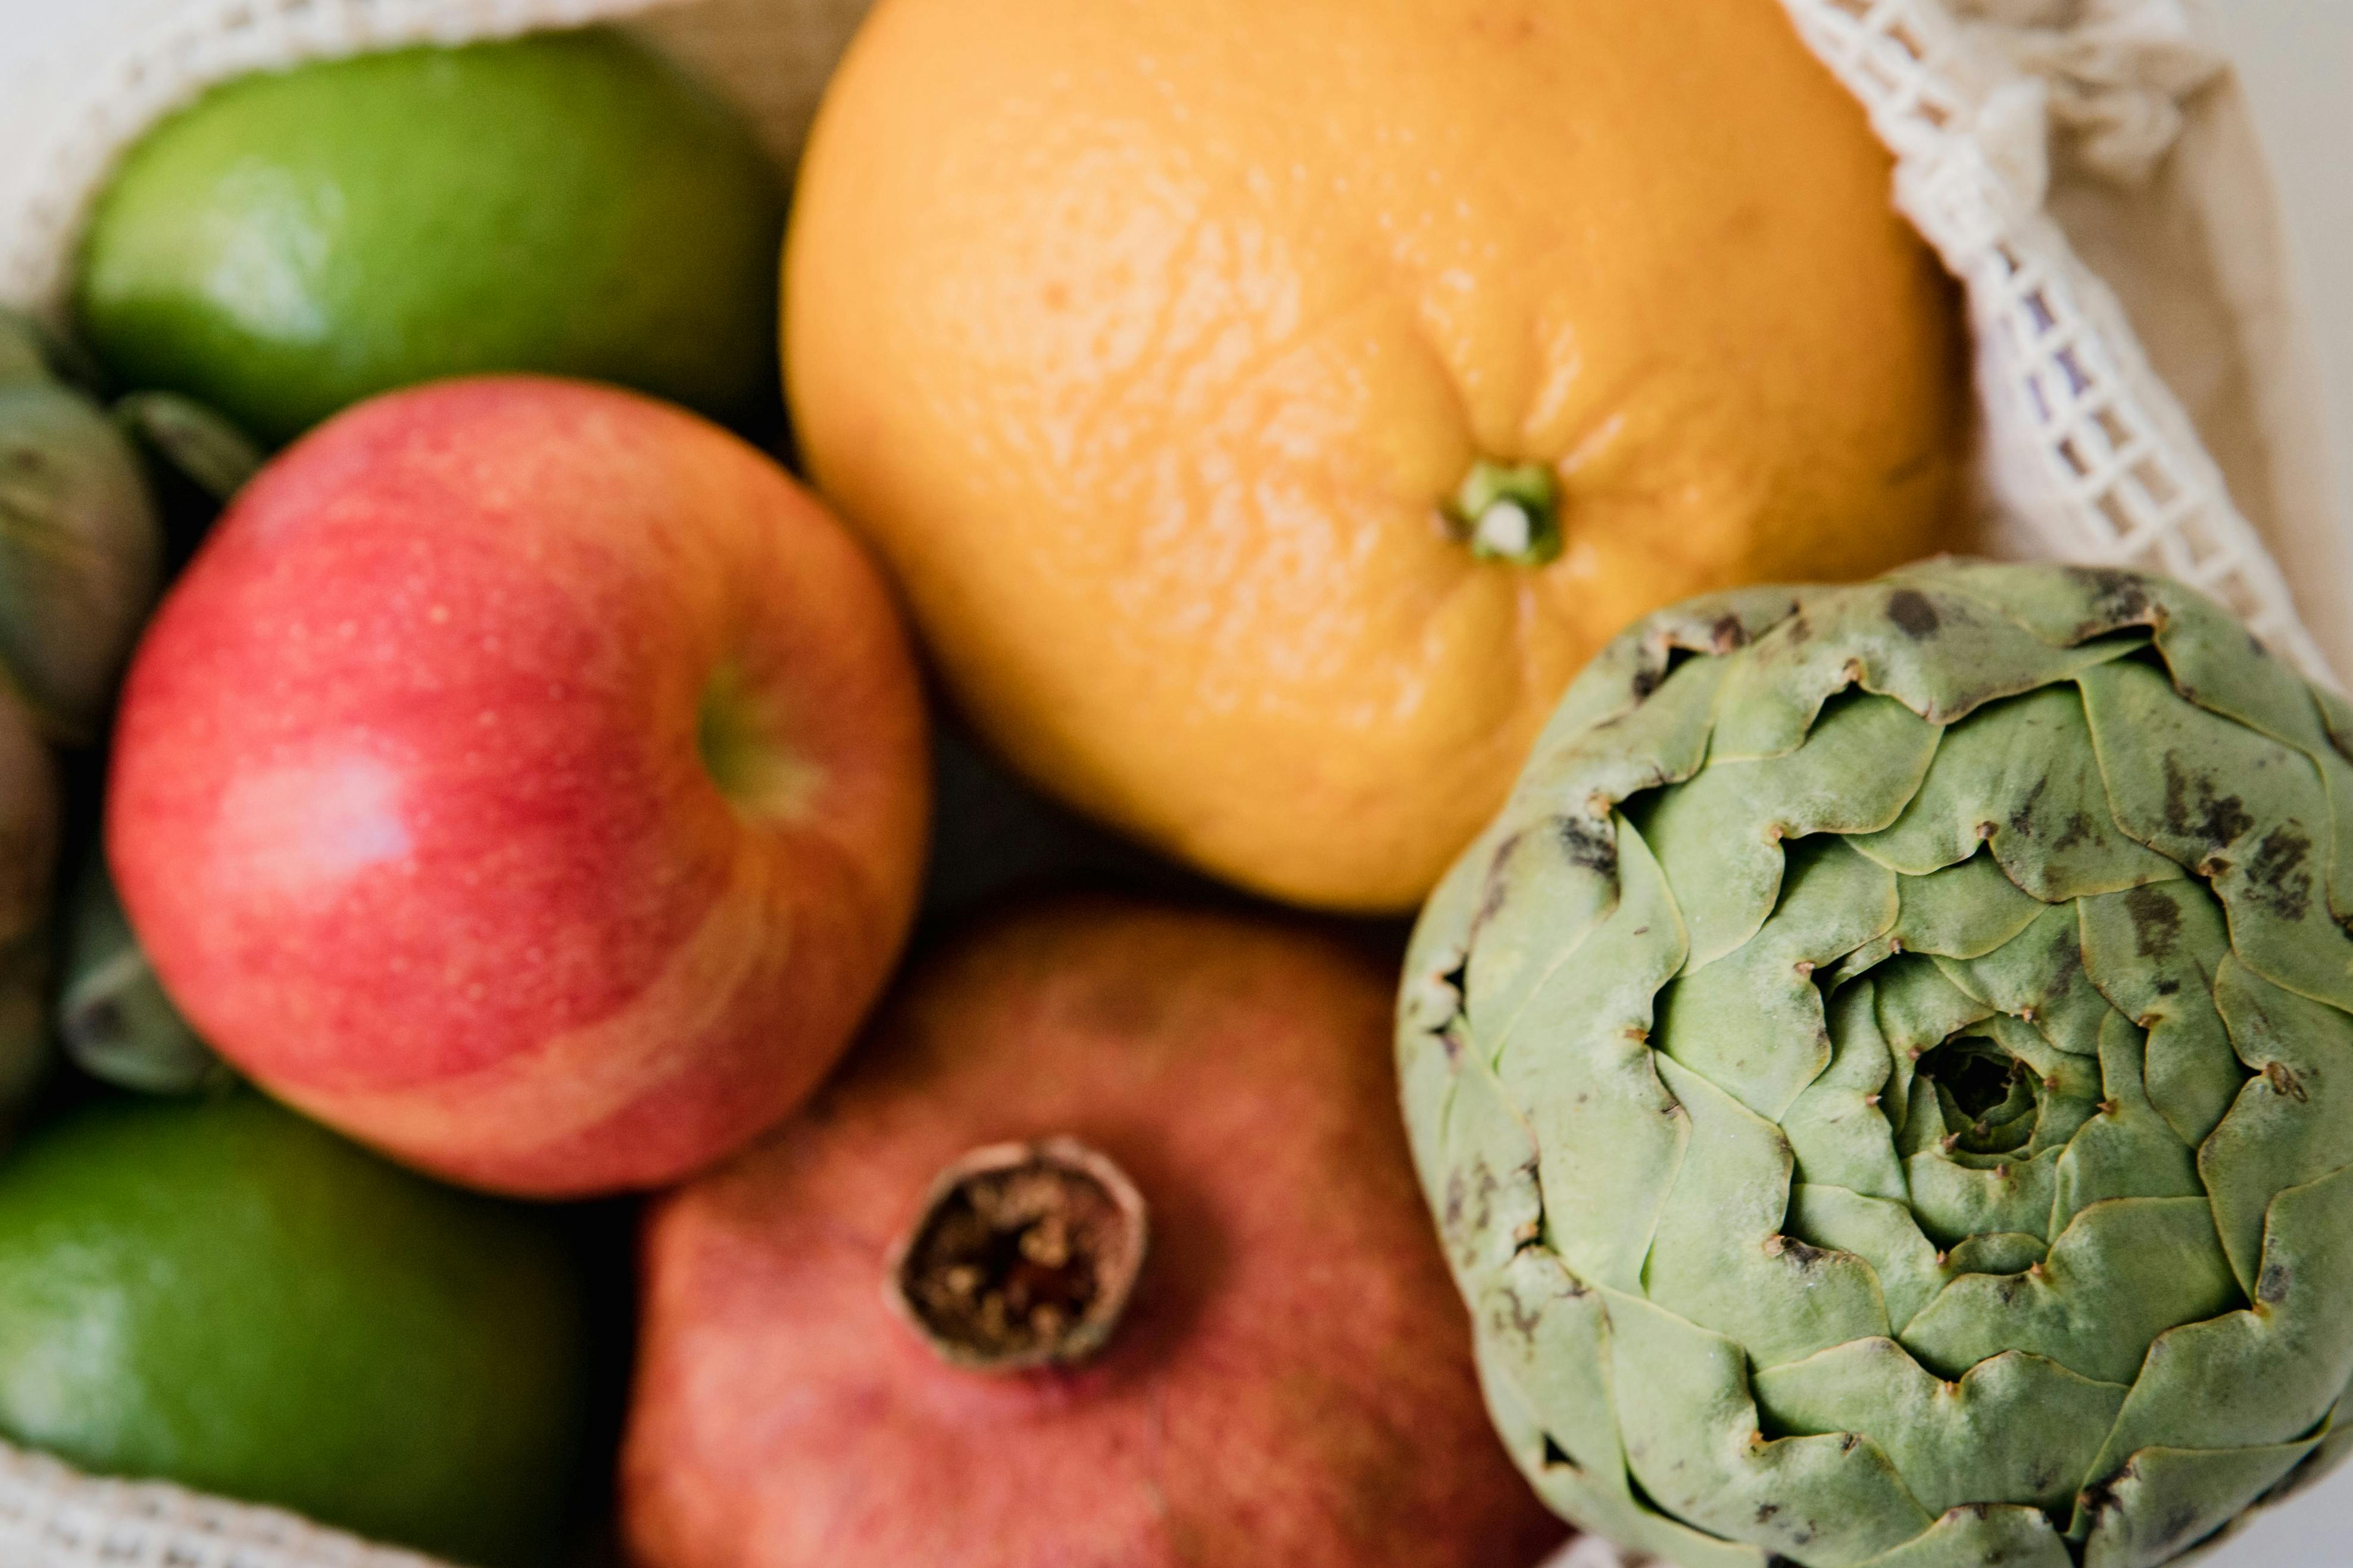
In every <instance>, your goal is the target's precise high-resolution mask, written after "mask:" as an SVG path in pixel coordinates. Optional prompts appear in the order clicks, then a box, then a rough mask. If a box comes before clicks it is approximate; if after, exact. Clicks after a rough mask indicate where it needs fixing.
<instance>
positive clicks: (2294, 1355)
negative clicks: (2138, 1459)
mask: <svg viewBox="0 0 2353 1568" xmlns="http://www.w3.org/2000/svg"><path fill="white" fill-rule="evenodd" d="M2348 1237H2353V1166H2348V1167H2347V1168H2346V1169H2344V1170H2342V1171H2338V1172H2337V1173H2333V1174H2331V1175H2327V1176H2324V1177H2322V1178H2321V1179H2320V1180H2319V1181H2317V1182H2313V1183H2309V1184H2306V1185H2304V1186H2301V1187H2293V1188H2290V1189H2289V1190H2288V1191H2286V1192H2284V1193H2282V1194H2280V1195H2279V1196H2278V1197H2276V1198H2274V1200H2273V1201H2272V1207H2271V1216H2270V1221H2269V1224H2268V1226H2267V1227H2266V1229H2265V1233H2264V1237H2263V1269H2262V1272H2261V1276H2260V1277H2261V1279H2262V1281H2263V1288H2262V1289H2261V1290H2260V1292H2259V1293H2258V1295H2257V1298H2256V1303H2257V1304H2256V1305H2255V1306H2253V1307H2251V1308H2247V1309H2244V1310H2240V1311H2235V1312H2231V1313H2228V1314H2226V1315H2224V1316H2221V1317H2214V1318H2211V1320H2210V1321H2204V1322H2191V1323H2188V1324H2185V1325H2184V1326H2182V1327H2180V1328H2177V1329H2175V1330H2174V1331H2172V1332H2170V1333H2168V1334H2165V1335H2163V1336H2162V1337H2160V1338H2159V1339H2158V1341H2157V1342H2156V1343H2155V1344H2154V1345H2152V1346H2150V1347H2149V1354H2148V1363H2147V1365H2146V1366H2145V1367H2143V1368H2142V1369H2141V1374H2140V1380H2139V1382H2137V1384H2134V1385H2133V1392H2132V1397H2131V1398H2130V1399H2128V1400H2126V1402H2125V1409H2124V1414H2123V1415H2121V1416H2119V1417H2118V1418H2117V1421H2116V1429H2115V1430H2114V1431H2112V1432H2110V1433H2109V1434H2108V1440H2107V1444H2106V1446H2105V1447H2104V1448H2103V1449H2102V1451H2101V1455H2100V1462H2099V1464H2098V1465H2097V1466H2096V1467H2095V1468H2094V1474H2095V1475H2108V1474H2112V1473H2114V1472H2115V1471H2116V1470H2118V1469H2121V1468H2123V1466H2124V1464H2125V1462H2126V1460H2127V1459H2129V1458H2132V1457H2133V1456H2134V1455H2135V1454H2137V1453H2138V1452H2140V1450H2142V1449H2143V1448H2165V1447H2174V1448H2189V1447H2196V1448H2224V1447H2259V1446H2262V1445H2265V1444H2272V1443H2290V1442H2296V1441H2300V1440H2301V1439H2303V1438H2305V1437H2307V1436H2311V1435H2312V1434H2313V1432H2314V1430H2315V1428H2316V1427H2317V1426H2318V1425H2319V1423H2320V1422H2321V1421H2322V1420H2323V1419H2324V1418H2325V1417H2326V1416H2327V1415H2328V1413H2329V1411H2330V1409H2331V1408H2332V1406H2333V1405H2334V1404H2335V1402H2336V1401H2337V1398H2338V1397H2339V1395H2340V1393H2341V1391H2343V1390H2344V1389H2345V1388H2346V1386H2347V1385H2348V1383H2353V1313H2348V1312H2347V1311H2346V1310H2345V1303H2346V1302H2347V1301H2348V1300H2353V1244H2348Z"/></svg>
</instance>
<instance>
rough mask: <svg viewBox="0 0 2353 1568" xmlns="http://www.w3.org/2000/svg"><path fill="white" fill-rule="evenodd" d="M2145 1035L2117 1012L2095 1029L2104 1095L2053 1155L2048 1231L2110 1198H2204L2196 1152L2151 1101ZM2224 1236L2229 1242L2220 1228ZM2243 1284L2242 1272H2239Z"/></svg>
mask: <svg viewBox="0 0 2353 1568" xmlns="http://www.w3.org/2000/svg"><path fill="white" fill-rule="evenodd" d="M2146 1040H2147V1037H2145V1036H2144V1035H2143V1034H2142V1033H2141V1031H2140V1030H2139V1029H2138V1028H2137V1027H2135V1026H2133V1024H2132V1022H2131V1021H2130V1020H2129V1019H2127V1018H2126V1017H2124V1016H2122V1015H2121V1014H2116V1013H2111V1014H2109V1015H2108V1020H2107V1023H2106V1024H2105V1026H2103V1027H2102V1028H2101V1031H2100V1079H2101V1082H2102V1084H2103V1085H2104V1086H2105V1096H2106V1098H2105V1100H2104V1101H2103V1103H2102V1105H2101V1108H2100V1110H2099V1113H2098V1114H2097V1115H2095V1116H2094V1117H2093V1118H2091V1119H2090V1120H2089V1121H2086V1122H2085V1123H2084V1125H2083V1127H2082V1128H2081V1129H2079V1130H2078V1131H2076V1132H2075V1134H2074V1136H2073V1138H2072V1139H2071V1140H2070V1141H2069V1142H2068V1144H2067V1149H2066V1152H2065V1153H2063V1154H2062V1155H2061V1156H2060V1157H2059V1169H2058V1172H2057V1178H2058V1179H2057V1185H2056V1190H2055V1192H2054V1193H2053V1194H2052V1206H2051V1234H2052V1235H2053V1236H2059V1235H2063V1234H2064V1233H2065V1231H2066V1228H2067V1226H2069V1225H2070V1224H2071V1223H2072V1222H2073V1220H2074V1217H2075V1216H2076V1215H2078V1214H2080V1213H2082V1212H2083V1211H2084V1210H2085V1209H2087V1208H2089V1207H2091V1206H2092V1205H2094V1204H2096V1203H2105V1201H2107V1200H2108V1199H2110V1198H2202V1197H2204V1196H2206V1195H2207V1194H2206V1187H2205V1184H2203V1183H2202V1182H2201V1181H2200V1179H2199V1175H2198V1161H2197V1157H2196V1156H2195V1155H2194V1154H2193V1153H2192V1152H2190V1149H2189V1145H2187V1144H2185V1143H2183V1142H2181V1140H2180V1139H2179V1138H2178V1137H2176V1136H2175V1135H2174V1131H2173V1129H2172V1127H2171V1126H2170V1125H2168V1123H2167V1121H2165V1119H2164V1118H2163V1117H2161V1116H2159V1115H2158V1113H2157V1110H2156V1108H2155V1107H2154V1106H2152V1105H2151V1104H2150V1103H2149V1099H2148V1090H2147V1086H2146V1084H2145V1082H2144V1073H2143V1065H2142V1064H2143V1062H2144V1059H2145V1057H2146V1052H2147V1044H2146ZM2223 1239H2224V1242H2225V1244H2226V1250H2227V1244H2228V1241H2229V1233H2228V1231H2227V1229H2226V1230H2225V1231H2224V1235H2223ZM2240 1284H2241V1286H2242V1289H2243V1288H2245V1286H2246V1284H2247V1277H2246V1276H2245V1275H2244V1274H2241V1275H2240Z"/></svg>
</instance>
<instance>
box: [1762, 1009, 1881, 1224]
mask: <svg viewBox="0 0 2353 1568" xmlns="http://www.w3.org/2000/svg"><path fill="white" fill-rule="evenodd" d="M1828 1011H1829V1021H1830V1031H1831V1065H1830V1066H1829V1067H1827V1068H1824V1069H1823V1070H1822V1072H1821V1074H1820V1076H1819V1077H1818V1078H1816V1079H1814V1081H1813V1082H1812V1083H1810V1084H1808V1085H1807V1086H1806V1091H1805V1092H1804V1093H1803V1094H1801V1095H1799V1097H1798V1100H1797V1103H1796V1104H1794V1105H1792V1106H1791V1107H1790V1108H1789V1109H1788V1112H1787V1113H1785V1114H1784V1115H1783V1116H1782V1118H1781V1134H1782V1136H1783V1137H1785V1138H1787V1139H1788V1141H1789V1152H1790V1153H1791V1155H1792V1156H1794V1157H1795V1159H1796V1161H1797V1169H1796V1177H1797V1180H1798V1181H1799V1182H1801V1183H1812V1184H1821V1185H1825V1186H1832V1187H1844V1188H1846V1189H1848V1190H1849V1191H1851V1192H1854V1193H1858V1194H1862V1195H1864V1196H1866V1197H1873V1198H1885V1199H1890V1200H1893V1201H1894V1202H1896V1203H1902V1202H1904V1201H1905V1198H1906V1197H1908V1196H1909V1194H1910V1190H1909V1188H1908V1186H1907V1185H1906V1184H1905V1180H1904V1165H1903V1162H1902V1161H1900V1160H1898V1159H1897V1158H1896V1155H1895V1140H1894V1129H1893V1128H1892V1127H1891V1126H1890V1124H1889V1121H1890V1119H1889V1118H1888V1116H1887V1114H1886V1113H1885V1111H1884V1110H1883V1103H1884V1102H1883V1095H1884V1093H1885V1091H1886V1089H1887V1086H1888V1082H1889V1079H1890V1078H1891V1077H1892V1075H1893V1074H1894V1060H1893V1058H1891V1057H1890V1055H1889V1053H1888V1049H1887V1041H1886V1039H1885V1037H1883V1036H1882V1035H1881V1034H1880V1032H1879V1018H1878V995H1877V992H1876V989H1875V988H1874V987H1873V984H1872V983H1871V982H1870V981H1868V980H1864V981H1862V982H1860V983H1858V984H1853V985H1850V986H1848V987H1846V988H1845V989H1843V990H1841V991H1840V992H1838V993H1836V994H1834V995H1832V996H1831V1002H1830V1007H1829V1010H1828ZM1809 1239H1811V1238H1810V1237H1809Z"/></svg>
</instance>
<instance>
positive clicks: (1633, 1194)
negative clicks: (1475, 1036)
mask: <svg viewBox="0 0 2353 1568" xmlns="http://www.w3.org/2000/svg"><path fill="white" fill-rule="evenodd" d="M1618 843H1619V901H1618V905H1617V907H1616V908H1615V909H1614V910H1611V911H1610V913H1609V919H1608V920H1607V921H1604V922H1603V923H1602V925H1601V927H1600V929H1599V930H1598V931H1595V932H1594V934H1593V935H1592V937H1591V938H1589V939H1588V942H1587V943H1586V945H1585V947H1584V948H1583V949H1582V950H1581V951H1580V953H1579V956H1578V959H1577V962H1576V963H1567V964H1562V965H1560V966H1558V967H1556V968H1555V969H1554V970H1553V971H1552V973H1550V974H1549V975H1548V976H1547V977H1546V981H1545V984H1543V986H1542V987H1541V988H1540V989H1539V990H1538V991H1537V992H1536V994H1535V995H1534V996H1533V997H1531V998H1530V999H1529V1002H1528V1005H1527V1006H1525V1008H1523V1009H1522V1011H1521V1014H1520V1016H1519V1017H1518V1018H1517V1019H1516V1020H1515V1021H1514V1034H1513V1037H1512V1039H1510V1040H1509V1041H1507V1042H1506V1043H1505V1044H1504V1047H1503V1048H1502V1049H1501V1050H1500V1051H1499V1052H1496V1053H1495V1055H1494V1064H1495V1068H1494V1070H1495V1075H1496V1077H1497V1079H1499V1080H1500V1082H1501V1084H1502V1086H1503V1089H1504V1094H1505V1095H1506V1096H1508V1098H1509V1099H1510V1100H1511V1101H1512V1103H1514V1105H1519V1106H1525V1107H1526V1108H1527V1110H1526V1115H1527V1118H1528V1123H1527V1124H1528V1126H1529V1128H1530V1130H1531V1131H1533V1132H1534V1134H1535V1140H1536V1147H1537V1148H1538V1149H1540V1150H1541V1151H1542V1153H1543V1158H1542V1161H1541V1163H1540V1165H1539V1167H1538V1176H1539V1179H1540V1181H1541V1184H1542V1191H1543V1194H1544V1207H1545V1235H1546V1241H1547V1243H1548V1244H1549V1245H1550V1246H1552V1247H1554V1248H1555V1249H1556V1251H1558V1252H1559V1254H1560V1255H1561V1259H1562V1261H1563V1262H1564V1263H1566V1264H1567V1266H1568V1268H1569V1269H1570V1271H1571V1272H1573V1273H1574V1274H1576V1275H1577V1278H1578V1279H1584V1280H1588V1281H1592V1282H1597V1283H1600V1284H1606V1285H1614V1286H1618V1287H1620V1288H1621V1289H1632V1288H1634V1285H1635V1282H1636V1281H1637V1280H1639V1279H1641V1268H1642V1259H1643V1258H1644V1257H1645V1256H1646V1255H1647V1254H1648V1253H1649V1251H1650V1247H1651V1234H1652V1230H1653V1227H1654V1226H1655V1224H1656V1220H1657V1216H1658V1213H1659V1208H1660V1205H1661V1204H1662V1202H1663V1201H1664V1198H1665V1195H1666V1194H1667V1191H1668V1189H1669V1187H1670V1186H1671V1185H1672V1182H1673V1179H1674V1174H1675V1172H1676V1171H1677V1169H1678V1168H1679V1167H1680V1166H1681V1165H1682V1163H1683V1146H1684V1143H1685V1142H1686V1140H1688V1139H1689V1137H1690V1135H1691V1123H1690V1119H1689V1117H1688V1116H1687V1115H1686V1114H1685V1112H1684V1110H1683V1107H1682V1106H1681V1105H1680V1104H1678V1103H1677V1102H1676V1100H1675V1097H1674V1096H1673V1095H1672V1093H1670V1092H1669V1090H1668V1089H1667V1087H1666V1085H1665V1084H1664V1083H1663V1082H1662V1081H1661V1079H1660V1077H1659V1073H1658V1068H1657V1061H1658V1058H1657V1057H1656V1055H1655V1053H1654V1052H1653V1051H1652V1050H1651V1047H1650V1044H1649V1042H1650V1038H1651V1019H1652V1013H1653V1008H1652V1000H1653V998H1654V997H1655V996H1656V995H1657V994H1658V990H1659V987H1660V986H1662V985H1663V984H1665V983H1666V980H1667V977H1668V976H1669V975H1671V974H1672V973H1674V972H1675V970H1676V969H1677V968H1679V967H1681V965H1682V963H1683V936H1682V927H1681V924H1680V922H1679V921H1677V919H1676V916H1675V910H1674V906H1673V904H1672V902H1671V901H1670V900H1668V897H1667V888H1666V882H1665V880H1664V879H1662V877H1661V876H1660V875H1659V869H1658V866H1657V864H1656V862H1654V861H1653V860H1651V855H1650V850H1649V848H1648V847H1647V846H1645V845H1644V843H1643V842H1642V837H1641V834H1639V833H1636V832H1634V831H1632V829H1630V827H1628V826H1626V824H1625V822H1624V819H1622V818H1620V820H1619V825H1618ZM1483 1059H1485V1058H1483V1057H1482V1060H1483Z"/></svg>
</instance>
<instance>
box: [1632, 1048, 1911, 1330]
mask: <svg viewBox="0 0 2353 1568" xmlns="http://www.w3.org/2000/svg"><path fill="white" fill-rule="evenodd" d="M1659 1075H1660V1077H1661V1078H1662V1079H1663V1080H1664V1081H1665V1083H1666V1085H1667V1087H1668V1089H1670V1090H1672V1092H1673V1094H1674V1096H1675V1098H1676V1099H1677V1100H1680V1101H1682V1103H1683V1109H1684V1110H1685V1112H1686V1113H1687V1114H1688V1115H1689V1117H1690V1120H1691V1142H1690V1143H1689V1145H1688V1146H1687V1147H1686V1148H1685V1150H1684V1152H1683V1165H1682V1167H1681V1169H1679V1170H1678V1171H1677V1172H1676V1173H1675V1180H1674V1184H1673V1186H1672V1188H1670V1189H1669V1191H1668V1193H1667V1198H1666V1202H1665V1204H1664V1205H1662V1207H1661V1208H1660V1210H1659V1222H1658V1232H1657V1235H1656V1236H1655V1237H1653V1238H1652V1240H1651V1257H1650V1260H1649V1262H1648V1263H1647V1264H1646V1265H1645V1266H1644V1268H1643V1270H1642V1283H1643V1286H1644V1288H1645V1293H1646V1294H1647V1295H1648V1297H1649V1299H1650V1300H1651V1301H1652V1302H1654V1303H1656V1304H1657V1305H1658V1306H1659V1307H1661V1308H1662V1309H1664V1310H1667V1311H1670V1312H1673V1313H1675V1314H1677V1315H1678V1316H1680V1317H1682V1318H1683V1319H1684V1320H1685V1321H1689V1322H1691V1323H1694V1324H1696V1325H1698V1326H1699V1327H1701V1328H1704V1329H1709V1330H1713V1331H1715V1332H1717V1333H1721V1334H1726V1335H1729V1336H1730V1337H1732V1338H1733V1339H1734V1340H1736V1341H1737V1342H1739V1343H1740V1344H1741V1345H1742V1346H1743V1347H1744V1348H1745V1349H1746V1351H1747V1352H1748V1354H1749V1356H1750V1357H1751V1358H1752V1359H1753V1360H1754V1361H1755V1362H1756V1363H1757V1365H1759V1366H1778V1365H1779V1364H1780V1363H1783V1362H1786V1361H1797V1360H1799V1359H1801V1358H1803V1357H1805V1356H1809V1355H1811V1354H1813V1353H1814V1352H1816V1351H1819V1350H1823V1349H1826V1348H1828V1347H1829V1346H1831V1345H1835V1344H1843V1343H1845V1342H1847V1341H1849V1340H1855V1339H1866V1338H1869V1337H1871V1336H1873V1335H1874V1334H1880V1335H1883V1334H1886V1333H1887V1332H1888V1331H1889V1330H1888V1323H1887V1308H1886V1305H1885V1303H1884V1301H1883V1300H1882V1298H1881V1295H1880V1289H1879V1282H1878V1281H1877V1280H1876V1279H1873V1277H1872V1272H1871V1266H1870V1265H1869V1264H1868V1263H1866V1262H1864V1261H1863V1260H1862V1258H1857V1257H1855V1256H1854V1255H1853V1254H1852V1253H1845V1252H1834V1251H1825V1250H1823V1249H1821V1248H1820V1247H1811V1246H1809V1245H1807V1244H1806V1243H1805V1242H1804V1241H1802V1240H1799V1238H1797V1237H1792V1236H1789V1235H1788V1234H1787V1233H1786V1231H1785V1230H1784V1229H1783V1226H1784V1223H1785V1221H1786V1219H1787V1217H1788V1212H1789V1191H1790V1181H1789V1175H1790V1167H1791V1165H1792V1163H1793V1162H1792V1160H1791V1157H1790V1154H1789V1146H1788V1142H1787V1141H1786V1140H1785V1139H1783V1138H1782V1136H1781V1134H1780V1132H1779V1131H1778V1130H1777V1129H1776V1128H1775V1127H1774V1126H1773V1124H1772V1123H1771V1122H1769V1121H1765V1120H1764V1119H1763V1118H1761V1117H1759V1116H1757V1114H1756V1113H1755V1112H1753V1111H1751V1110H1748V1109H1747V1108H1746V1107H1745V1106H1743V1105H1741V1104H1740V1102H1739V1101H1737V1100H1734V1099H1733V1098H1732V1097H1731V1096H1729V1095H1727V1094H1725V1092H1724V1091H1723V1090H1722V1089H1717V1088H1716V1087H1715V1085H1713V1084H1711V1083H1709V1082H1708V1081H1707V1080H1706V1079H1704V1078H1701V1077H1700V1076H1699V1075H1698V1074H1696V1073H1694V1072H1691V1071H1689V1070H1687V1069H1686V1068H1683V1067H1682V1066H1680V1065H1679V1064H1677V1063H1676V1062H1674V1061H1672V1060H1671V1059H1668V1058H1661V1059H1660V1062H1659Z"/></svg>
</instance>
